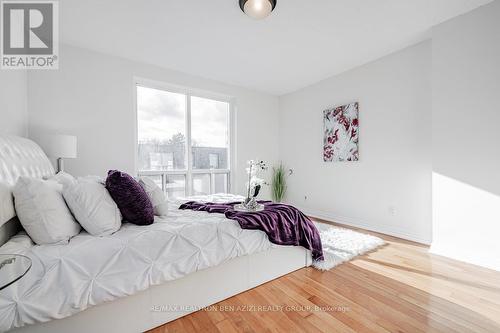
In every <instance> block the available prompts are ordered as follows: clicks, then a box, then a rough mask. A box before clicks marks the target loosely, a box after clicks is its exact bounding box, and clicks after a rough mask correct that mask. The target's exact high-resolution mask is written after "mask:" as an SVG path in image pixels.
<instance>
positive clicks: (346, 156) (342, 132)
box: [323, 102, 359, 162]
mask: <svg viewBox="0 0 500 333" xmlns="http://www.w3.org/2000/svg"><path fill="white" fill-rule="evenodd" d="M323 129H324V138H323V160H324V161H325V162H344V161H357V160H359V149H358V143H359V103H357V102H356V103H351V104H346V105H342V106H337V107H334V108H332V109H328V110H325V111H323Z"/></svg>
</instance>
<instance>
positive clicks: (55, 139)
mask: <svg viewBox="0 0 500 333" xmlns="http://www.w3.org/2000/svg"><path fill="white" fill-rule="evenodd" d="M44 148H45V153H46V154H47V155H48V156H50V157H56V158H76V157H77V151H76V136H72V135H49V136H47V137H46V139H45V145H44Z"/></svg>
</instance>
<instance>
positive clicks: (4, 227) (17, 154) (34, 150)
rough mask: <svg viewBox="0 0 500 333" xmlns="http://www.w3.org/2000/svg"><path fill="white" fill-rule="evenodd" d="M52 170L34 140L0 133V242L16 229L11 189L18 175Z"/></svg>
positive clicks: (43, 174) (48, 173) (37, 174)
mask: <svg viewBox="0 0 500 333" xmlns="http://www.w3.org/2000/svg"><path fill="white" fill-rule="evenodd" d="M53 174H54V168H53V167H52V164H51V163H50V161H49V159H48V158H47V156H46V155H45V153H44V152H43V151H42V149H41V148H40V147H39V146H38V145H37V144H36V143H35V142H33V141H31V140H29V139H26V138H21V137H18V136H3V135H0V245H2V244H3V243H5V241H7V240H8V239H9V238H10V237H11V236H12V234H13V233H14V232H16V231H17V230H18V225H19V222H18V221H17V219H16V218H15V215H16V213H15V210H14V200H13V197H12V191H11V188H12V186H14V184H15V183H16V181H17V178H19V177H20V176H28V177H36V178H43V177H47V176H51V175H53Z"/></svg>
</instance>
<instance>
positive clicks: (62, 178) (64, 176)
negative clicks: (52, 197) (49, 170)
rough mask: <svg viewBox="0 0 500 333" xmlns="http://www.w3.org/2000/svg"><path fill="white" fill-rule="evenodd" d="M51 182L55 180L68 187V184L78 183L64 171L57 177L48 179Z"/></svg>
mask: <svg viewBox="0 0 500 333" xmlns="http://www.w3.org/2000/svg"><path fill="white" fill-rule="evenodd" d="M48 179H49V180H53V181H56V182H58V183H59V184H61V185H63V186H64V185H67V184H72V183H74V182H75V181H76V179H75V177H73V176H72V175H70V174H69V173H66V172H64V171H59V172H58V173H57V174H56V175H54V176H52V177H50V178H48Z"/></svg>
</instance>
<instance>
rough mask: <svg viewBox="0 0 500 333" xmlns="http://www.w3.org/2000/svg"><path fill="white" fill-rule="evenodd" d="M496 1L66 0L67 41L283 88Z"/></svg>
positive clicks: (266, 88)
mask: <svg viewBox="0 0 500 333" xmlns="http://www.w3.org/2000/svg"><path fill="white" fill-rule="evenodd" d="M488 2H491V0H278V4H277V6H276V9H275V11H274V12H273V13H272V14H271V15H270V16H269V17H268V18H266V19H264V20H261V21H256V20H253V19H251V18H249V17H247V16H246V15H244V14H243V13H242V12H241V10H240V8H239V5H238V1H237V0H116V1H111V0H85V1H82V0H64V1H60V11H61V15H60V17H61V20H60V32H61V38H62V42H63V43H65V44H69V45H74V46H79V47H83V48H88V49H92V50H96V51H100V52H103V53H107V54H112V55H117V56H121V57H124V58H128V59H132V60H136V61H140V62H145V63H150V64H154V65H158V66H161V67H165V68H170V69H175V70H178V71H181V72H185V73H189V74H194V75H197V76H201V77H205V78H210V79H214V80H217V81H221V82H224V83H228V84H233V85H238V86H242V87H246V88H250V89H254V90H258V91H263V92H267V93H270V94H274V95H282V94H286V93H289V92H292V91H295V90H297V89H300V88H302V87H305V86H308V85H310V84H313V83H316V82H318V81H320V80H322V79H325V78H328V77H330V76H332V75H335V74H338V73H340V72H343V71H346V70H348V69H350V68H353V67H356V66H359V65H361V64H364V63H367V62H369V61H372V60H375V59H377V58H380V57H382V56H385V55H387V54H389V53H391V52H394V51H397V50H399V49H402V48H404V47H406V46H409V45H411V44H414V43H417V42H419V41H422V40H424V39H426V38H429V36H430V28H431V27H432V26H433V25H436V24H438V23H441V22H443V21H446V20H448V19H450V18H452V17H455V16H457V15H460V14H463V13H465V12H468V11H470V10H472V9H474V8H476V7H479V6H481V5H484V4H486V3H488Z"/></svg>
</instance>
